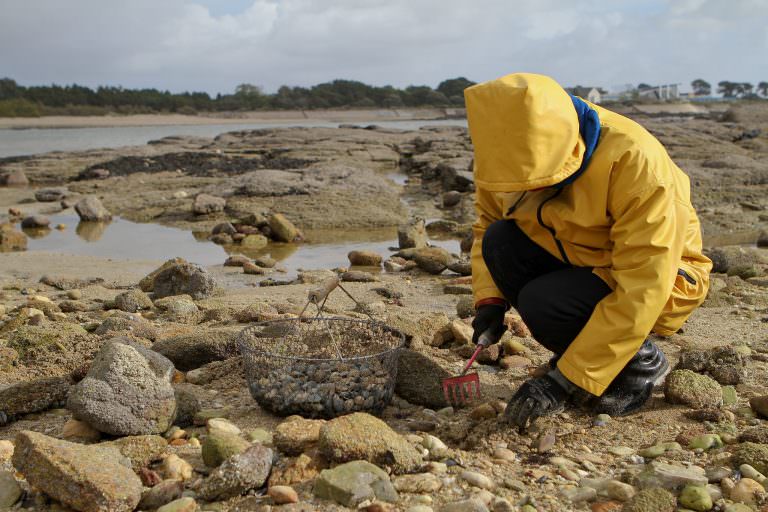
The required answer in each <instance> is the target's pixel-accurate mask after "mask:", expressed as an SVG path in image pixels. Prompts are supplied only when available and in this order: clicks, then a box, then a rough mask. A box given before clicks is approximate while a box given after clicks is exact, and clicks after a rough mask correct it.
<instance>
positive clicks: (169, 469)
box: [160, 453, 192, 481]
mask: <svg viewBox="0 0 768 512" xmlns="http://www.w3.org/2000/svg"><path fill="white" fill-rule="evenodd" d="M160 472H161V473H162V475H163V477H164V478H165V479H167V480H182V481H184V480H189V479H190V478H192V465H191V464H190V463H189V462H187V461H185V460H184V459H182V458H181V457H179V456H178V455H176V454H174V453H172V454H170V455H168V456H167V457H166V458H165V460H163V462H162V464H161V465H160Z"/></svg>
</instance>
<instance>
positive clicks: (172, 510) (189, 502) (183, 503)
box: [155, 498, 197, 512]
mask: <svg viewBox="0 0 768 512" xmlns="http://www.w3.org/2000/svg"><path fill="white" fill-rule="evenodd" d="M196 510H197V502H196V501H195V500H194V498H179V499H178V500H174V501H172V502H170V503H168V504H167V505H163V506H162V507H160V508H158V509H157V510H156V511H155V512H195V511H196Z"/></svg>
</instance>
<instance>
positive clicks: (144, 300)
mask: <svg viewBox="0 0 768 512" xmlns="http://www.w3.org/2000/svg"><path fill="white" fill-rule="evenodd" d="M153 305H154V304H152V300H151V299H150V298H149V297H148V296H147V294H146V293H144V292H143V291H141V290H129V291H127V292H123V293H121V294H120V295H118V296H117V297H115V306H116V307H117V309H119V310H121V311H126V312H128V313H136V312H137V311H141V310H144V309H152V306H153Z"/></svg>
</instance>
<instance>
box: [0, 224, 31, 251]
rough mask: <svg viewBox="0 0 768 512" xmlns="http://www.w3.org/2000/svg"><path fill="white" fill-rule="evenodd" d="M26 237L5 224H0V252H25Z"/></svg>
mask: <svg viewBox="0 0 768 512" xmlns="http://www.w3.org/2000/svg"><path fill="white" fill-rule="evenodd" d="M26 250H27V235H25V234H24V233H22V232H21V231H16V230H15V229H13V227H11V226H10V225H7V224H0V252H11V251H26Z"/></svg>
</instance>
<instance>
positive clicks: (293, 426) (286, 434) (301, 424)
mask: <svg viewBox="0 0 768 512" xmlns="http://www.w3.org/2000/svg"><path fill="white" fill-rule="evenodd" d="M323 425H325V421H324V420H307V419H304V418H302V417H300V416H291V417H288V418H286V420H285V421H283V422H282V423H280V424H279V425H277V427H275V431H274V445H275V448H277V449H278V450H279V451H281V452H283V453H285V454H286V455H299V454H301V453H304V452H306V451H307V450H309V449H311V448H313V447H314V446H315V445H316V444H317V443H318V441H319V440H320V429H321V428H322V426H323Z"/></svg>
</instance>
